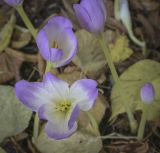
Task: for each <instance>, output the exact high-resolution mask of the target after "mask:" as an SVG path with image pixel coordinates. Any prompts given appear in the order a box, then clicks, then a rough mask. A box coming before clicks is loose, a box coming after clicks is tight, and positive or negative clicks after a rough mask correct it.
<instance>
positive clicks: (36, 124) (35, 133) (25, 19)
mask: <svg viewBox="0 0 160 153" xmlns="http://www.w3.org/2000/svg"><path fill="white" fill-rule="evenodd" d="M15 9H16V10H17V12H18V14H19V15H20V16H21V18H22V20H23V22H24V23H25V25H26V27H27V28H28V29H29V31H30V33H31V34H32V36H33V37H34V39H36V36H37V30H36V29H35V28H34V26H33V25H32V23H31V21H30V19H29V18H28V16H27V14H26V12H25V11H24V9H23V6H16V7H15ZM38 131H39V118H38V113H36V114H35V118H34V126H33V142H34V141H35V140H36V138H37V137H38Z"/></svg>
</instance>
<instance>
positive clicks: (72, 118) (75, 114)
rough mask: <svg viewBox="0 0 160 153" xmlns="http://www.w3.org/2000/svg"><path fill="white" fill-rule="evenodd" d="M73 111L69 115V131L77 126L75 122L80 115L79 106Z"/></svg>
mask: <svg viewBox="0 0 160 153" xmlns="http://www.w3.org/2000/svg"><path fill="white" fill-rule="evenodd" d="M71 109H72V111H71V113H70V114H69V120H68V127H69V129H72V127H73V126H74V124H75V122H76V120H77V118H78V115H79V113H80V109H79V106H78V105H76V106H74V107H73V108H71Z"/></svg>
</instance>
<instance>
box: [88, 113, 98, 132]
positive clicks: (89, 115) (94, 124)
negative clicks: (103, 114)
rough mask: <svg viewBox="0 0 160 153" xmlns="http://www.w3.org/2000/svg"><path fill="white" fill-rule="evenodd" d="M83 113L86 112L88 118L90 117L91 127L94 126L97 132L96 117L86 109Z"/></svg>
mask: <svg viewBox="0 0 160 153" xmlns="http://www.w3.org/2000/svg"><path fill="white" fill-rule="evenodd" d="M85 113H86V114H87V116H88V118H89V119H90V121H91V124H92V127H93V128H94V130H95V132H96V133H99V132H98V131H99V128H98V123H97V121H96V119H95V118H94V117H93V115H92V113H91V112H87V111H86V112H85Z"/></svg>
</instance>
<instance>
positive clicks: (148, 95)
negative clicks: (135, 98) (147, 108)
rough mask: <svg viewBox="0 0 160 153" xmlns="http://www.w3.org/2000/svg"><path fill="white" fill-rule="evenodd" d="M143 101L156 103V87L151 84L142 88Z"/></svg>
mask: <svg viewBox="0 0 160 153" xmlns="http://www.w3.org/2000/svg"><path fill="white" fill-rule="evenodd" d="M140 95H141V100H142V101H143V102H144V103H146V104H150V103H152V102H153V101H154V98H155V90H154V87H153V85H152V84H151V83H146V84H145V85H144V86H143V87H142V88H141V92H140Z"/></svg>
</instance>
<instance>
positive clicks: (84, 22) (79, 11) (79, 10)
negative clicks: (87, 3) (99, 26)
mask: <svg viewBox="0 0 160 153" xmlns="http://www.w3.org/2000/svg"><path fill="white" fill-rule="evenodd" d="M73 8H74V11H75V13H76V16H77V19H78V21H79V23H80V24H81V26H82V27H83V28H86V29H87V30H88V31H90V32H91V28H92V21H91V18H90V16H89V13H88V12H87V10H86V9H85V8H84V7H82V6H81V5H80V4H74V5H73Z"/></svg>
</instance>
